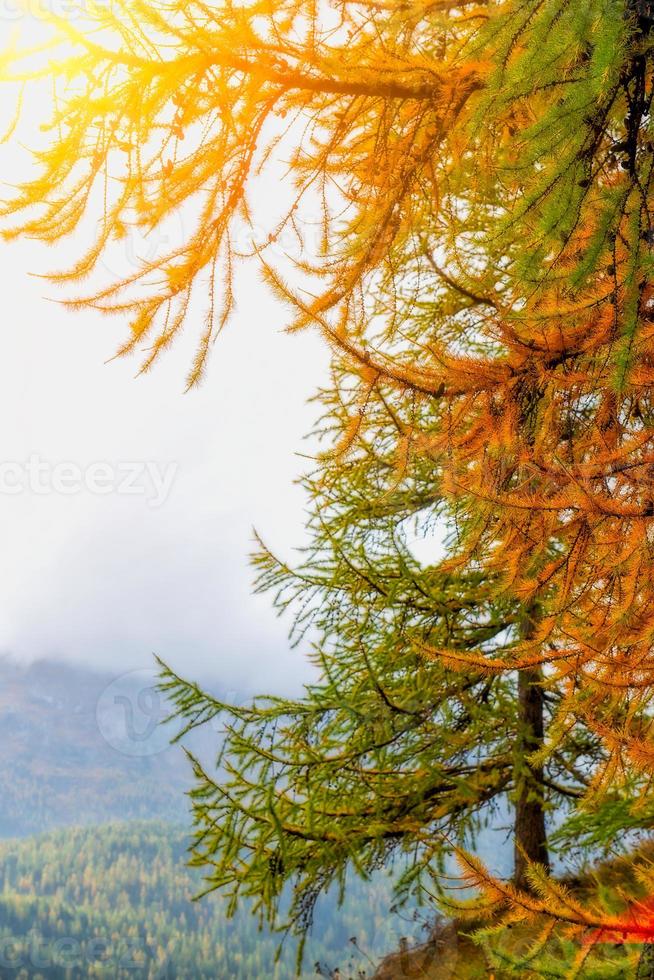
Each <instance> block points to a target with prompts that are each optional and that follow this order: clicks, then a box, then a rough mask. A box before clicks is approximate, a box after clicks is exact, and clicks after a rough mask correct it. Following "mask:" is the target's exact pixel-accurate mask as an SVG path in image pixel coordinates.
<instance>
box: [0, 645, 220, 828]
mask: <svg viewBox="0 0 654 980" xmlns="http://www.w3.org/2000/svg"><path fill="white" fill-rule="evenodd" d="M155 681H156V677H155V675H154V672H153V671H133V672H128V673H126V674H123V675H121V676H119V677H117V678H116V677H114V676H112V675H111V674H109V673H108V672H103V673H101V672H99V671H93V670H88V669H85V668H83V667H78V666H75V665H71V664H67V663H58V662H53V661H40V662H36V663H33V664H30V665H22V664H18V663H16V662H15V661H12V660H10V659H8V658H7V659H0V837H14V836H20V837H23V836H27V835H30V834H34V833H40V832H42V831H44V830H50V829H53V828H56V827H64V826H69V825H85V824H97V823H105V822H107V821H111V820H133V819H139V820H143V819H147V820H166V821H169V822H176V823H179V822H187V821H188V801H187V798H186V796H185V791H186V790H187V789H188V787H189V785H190V780H191V773H190V767H189V764H188V760H187V759H186V756H185V755H184V752H183V750H182V748H181V746H179V745H176V746H170V745H169V744H168V743H169V738H170V736H171V735H172V734H173V730H172V729H171V728H170V727H169V726H162V725H160V724H159V723H160V722H161V721H162V720H163V718H164V717H165V715H166V714H167V713H168V706H167V705H166V703H165V701H164V700H163V699H162V698H161V696H160V695H159V694H158V693H157V692H155V690H154V683H155ZM216 741H217V734H216V733H215V732H212V731H210V730H207V731H205V732H204V733H201V734H199V735H198V736H197V737H196V738H195V742H194V746H193V747H194V748H195V749H196V750H201V751H203V752H204V753H207V752H210V753H211V754H213V751H214V749H215V744H216Z"/></svg>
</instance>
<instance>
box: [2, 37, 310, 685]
mask: <svg viewBox="0 0 654 980" xmlns="http://www.w3.org/2000/svg"><path fill="white" fill-rule="evenodd" d="M14 23H15V21H14V20H13V19H12V18H10V19H9V20H6V19H5V21H4V22H2V23H0V31H4V32H5V33H6V31H7V30H8V28H9V27H11V26H13V25H14ZM23 26H24V27H25V28H27V36H29V22H26V23H25V24H24V25H23ZM29 108H30V111H31V112H33V113H34V114H35V118H36V116H37V115H38V114H39V111H38V106H35V105H31V106H30V107H29ZM25 160H26V157H25V156H24V154H20V153H16V152H15V150H13V149H12V150H7V149H5V150H4V151H3V153H2V157H1V163H2V170H1V173H2V177H3V179H4V180H5V181H6V182H8V183H12V182H14V181H17V180H18V179H19V178H21V177H24V176H25V175H26V169H25ZM275 192H276V189H275V187H274V186H270V187H269V188H268V189H267V193H270V194H273V195H274V194H275ZM2 196H5V195H4V194H3V195H2ZM79 247H80V241H77V242H71V243H69V244H67V245H66V246H65V247H60V246H58V247H57V248H56V249H55V250H52V249H47V248H45V247H43V246H41V245H38V244H36V243H33V242H24V241H21V242H18V243H16V242H14V243H10V244H1V245H0V262H1V265H0V275H1V277H2V316H1V317H0V413H1V414H0V418H1V422H0V426H1V428H0V431H1V433H2V437H1V439H0V464H1V465H0V484H1V485H0V541H1V542H2V561H1V562H0V652H6V653H11V654H12V655H13V656H15V657H18V658H21V659H34V658H40V657H51V656H52V657H63V658H67V659H72V660H75V661H78V662H83V663H85V664H90V665H97V666H99V667H103V668H105V667H111V668H112V669H116V671H120V670H128V669H131V668H136V667H142V666H145V665H148V664H149V663H150V661H151V655H152V652H154V651H156V652H157V653H158V654H159V655H160V656H162V657H163V658H165V659H167V660H168V661H169V662H170V663H171V664H172V665H173V666H175V667H176V668H177V669H179V670H180V671H182V672H185V671H186V672H187V673H195V674H203V675H212V676H214V677H216V678H218V679H219V680H220V681H221V682H222V683H224V684H225V685H226V686H227V687H233V688H237V689H239V688H247V689H251V688H256V689H271V690H272V689H278V690H279V689H291V688H293V687H295V686H296V685H297V683H298V682H299V680H300V679H301V678H302V677H306V676H307V667H306V665H305V664H304V663H303V660H302V656H301V654H300V653H299V652H297V651H290V650H289V648H288V643H287V640H286V633H287V627H288V623H286V622H283V621H282V622H281V623H280V622H279V621H278V620H277V619H276V618H275V617H274V615H273V613H272V611H271V609H270V601H269V599H267V598H265V597H260V598H257V599H255V598H253V597H252V596H251V593H250V584H251V571H250V569H249V567H248V563H247V554H248V551H249V549H250V545H251V529H252V527H253V526H256V528H257V529H258V530H259V532H260V533H261V534H262V535H263V537H264V538H265V539H266V540H267V541H268V542H270V544H271V545H272V546H273V548H275V549H278V550H280V551H281V552H282V553H283V554H285V555H290V554H291V547H292V546H293V545H294V544H299V543H300V542H301V540H302V524H303V514H302V503H303V501H302V495H301V492H300V490H299V489H298V488H297V487H294V485H293V480H294V478H295V477H296V476H297V475H298V473H299V472H301V471H302V470H303V469H305V468H306V467H307V465H308V464H307V462H306V460H302V459H301V458H299V457H298V456H297V455H296V453H297V452H298V451H300V452H301V451H302V450H303V449H304V448H305V447H304V446H303V442H302V437H303V435H304V434H305V433H306V432H307V430H308V429H309V428H310V426H311V422H312V418H313V412H312V409H311V408H310V407H308V406H307V404H306V400H307V398H308V396H310V395H311V394H312V393H313V392H314V391H315V389H316V387H317V386H318V384H319V383H320V381H321V380H322V379H323V378H324V373H325V366H326V360H327V352H326V350H325V349H324V348H323V346H322V345H321V343H320V342H319V341H318V340H317V338H316V337H314V336H310V335H300V336H297V335H296V336H292V337H289V336H287V335H285V334H284V333H283V332H282V327H283V324H284V315H285V314H284V311H283V310H282V309H281V308H280V307H279V306H278V305H276V304H275V302H274V301H273V300H272V298H271V297H270V295H269V294H268V292H267V291H266V289H265V288H264V287H263V286H262V285H260V284H259V281H258V276H257V273H256V269H255V268H254V267H250V268H249V270H248V271H246V272H245V273H243V275H242V277H241V283H240V289H239V310H238V313H237V315H236V317H235V319H234V322H233V323H232V325H231V326H230V328H229V330H228V331H227V332H226V333H225V334H223V336H222V337H221V338H220V340H219V342H218V344H217V345H216V347H215V350H214V354H213V357H212V360H211V364H210V370H209V372H208V375H207V378H206V380H205V382H204V384H203V386H202V387H201V388H200V389H199V390H195V391H193V392H192V393H190V394H183V388H184V378H185V374H186V371H187V369H188V367H189V365H190V361H191V357H192V354H193V344H192V340H193V338H194V336H196V334H197V332H196V331H193V330H192V324H191V325H190V327H191V329H189V330H188V334H189V336H188V340H186V339H185V340H184V342H182V343H180V344H179V345H177V346H176V347H175V348H174V349H173V351H172V352H171V353H169V354H168V355H167V356H166V358H165V360H164V361H162V362H161V363H160V364H159V366H158V367H157V368H156V369H155V370H154V371H153V373H152V374H151V375H149V376H147V377H144V378H138V379H135V377H134V375H135V371H136V368H137V363H136V362H135V361H121V362H112V363H110V364H107V363H105V361H106V360H107V359H108V358H109V357H111V355H112V354H113V353H114V351H115V349H116V347H117V346H118V344H119V343H120V342H121V341H122V340H123V339H124V336H125V327H124V325H123V324H121V322H120V320H119V319H118V318H100V317H99V316H96V315H94V314H92V313H90V312H81V313H71V312H69V311H67V310H66V309H64V308H63V307H61V306H60V305H58V304H56V303H54V302H52V301H51V300H50V299H48V297H56V296H58V295H60V294H59V292H58V291H57V289H56V288H54V287H53V286H52V285H50V284H49V283H47V282H44V281H43V280H41V279H39V278H35V277H34V276H32V275H30V273H44V272H47V271H49V270H53V269H55V270H56V269H60V268H62V267H65V266H66V264H67V262H68V261H69V260H70V259H72V258H73V257H74V256H75V255H77V254H78V251H79ZM151 247H152V246H151V243H147V242H146V243H144V242H142V241H140V240H138V239H137V240H135V241H131V240H128V242H127V245H126V254H125V255H119V256H116V258H115V261H116V263H117V270H118V271H119V269H120V268H121V267H122V268H124V263H125V262H127V263H129V262H130V261H131V258H132V255H135V254H138V253H139V252H140V253H141V254H143V251H144V249H145V252H146V255H147V252H148V250H149V249H150V248H151ZM112 261H114V260H113V259H112V260H110V264H111V262H112ZM121 263H122V266H121ZM110 271H113V270H110ZM30 460H31V467H32V468H31V470H28V469H27V464H28V463H29V462H30ZM146 463H147V464H150V467H151V473H152V472H153V473H155V474H157V475H158V477H157V478H163V479H164V482H166V481H168V483H170V480H171V479H172V477H173V476H174V479H173V480H172V486H171V487H170V490H169V492H167V486H165V487H164V488H163V491H162V489H161V487H160V488H159V490H158V491H157V488H156V486H154V484H153V482H152V480H151V479H150V478H149V477H148V476H147V474H145V475H144V474H142V475H141V477H139V479H138V480H137V481H136V489H138V488H139V486H141V487H142V488H143V489H144V490H145V492H142V493H134V492H131V493H125V492H118V484H119V482H120V481H121V480H122V481H124V480H125V479H126V478H127V476H128V471H129V467H128V465H127V464H141V466H142V465H143V464H146ZM62 464H68V465H67V466H63V468H62ZM97 464H106V466H103V465H100V466H99V467H98V465H97ZM57 467H58V468H57ZM107 467H110V469H107ZM112 471H113V473H114V478H113V483H112V478H111V472H112ZM130 472H132V473H133V472H134V468H133V467H132V470H131V471H130ZM76 473H77V474H78V478H77V481H76V476H75V474H76ZM80 480H81V482H80ZM62 481H63V482H62ZM64 484H65V485H66V487H67V489H68V492H66V493H62V492H60V490H58V489H57V487H60V486H62V485H64ZM76 486H78V489H77V490H75V487H76ZM112 486H113V489H107V488H108V487H112ZM17 487H18V489H17ZM100 491H102V492H100ZM162 496H163V497H164V498H165V499H164V501H163V502H162V503H160V502H159V500H160V498H161V497H162ZM157 503H158V505H157V506H155V504H157Z"/></svg>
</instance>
